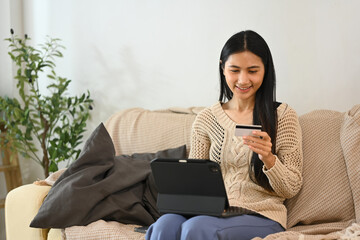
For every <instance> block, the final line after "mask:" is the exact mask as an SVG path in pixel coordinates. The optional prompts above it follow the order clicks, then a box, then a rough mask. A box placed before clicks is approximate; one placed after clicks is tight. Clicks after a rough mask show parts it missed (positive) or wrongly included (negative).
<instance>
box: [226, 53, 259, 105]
mask: <svg viewBox="0 0 360 240" xmlns="http://www.w3.org/2000/svg"><path fill="white" fill-rule="evenodd" d="M223 74H224V76H225V79H226V83H227V85H228V87H229V88H230V90H231V91H232V93H233V99H234V98H235V99H238V100H241V101H254V102H255V95H256V92H257V90H258V89H259V88H260V86H261V84H262V82H263V79H264V75H265V67H264V64H263V62H262V60H261V58H260V57H258V56H257V55H255V54H253V53H252V52H249V51H244V52H240V53H234V54H231V55H230V56H229V58H228V59H227V61H226V62H225V65H224V67H223Z"/></svg>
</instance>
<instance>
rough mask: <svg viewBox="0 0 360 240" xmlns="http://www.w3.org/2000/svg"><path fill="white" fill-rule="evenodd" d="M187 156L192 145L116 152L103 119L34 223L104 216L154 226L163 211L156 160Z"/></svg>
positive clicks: (62, 223) (55, 224)
mask: <svg viewBox="0 0 360 240" xmlns="http://www.w3.org/2000/svg"><path fill="white" fill-rule="evenodd" d="M157 157H161V158H185V157H186V146H185V145H184V146H180V147H178V148H173V149H166V150H162V151H158V152H156V153H138V154H133V155H121V156H115V150H114V145H113V143H112V140H111V137H110V135H109V134H108V132H107V130H106V129H105V127H104V125H103V124H102V123H101V124H100V125H99V126H98V127H97V128H96V129H95V131H94V132H93V133H92V135H91V136H90V137H89V139H88V140H87V142H86V143H85V146H84V148H83V150H82V153H81V155H80V156H79V158H78V159H77V160H76V161H75V162H74V163H73V164H72V165H70V166H69V168H68V169H67V170H66V171H65V172H64V173H63V174H62V175H61V176H60V177H59V179H58V180H57V181H56V182H55V184H54V185H53V187H52V188H51V190H50V191H49V194H48V195H47V197H46V198H45V200H44V202H43V204H42V206H41V207H40V209H39V212H38V213H37V215H36V216H35V218H34V219H33V220H32V222H31V224H30V227H35V228H66V227H70V226H85V225H88V224H89V223H91V222H94V221H97V220H99V219H103V220H106V221H118V222H122V223H127V224H139V225H150V224H152V223H153V222H154V221H156V219H157V218H158V217H159V216H160V214H159V212H158V211H157V208H156V197H157V191H156V188H155V184H154V181H153V178H152V175H151V169H150V160H152V159H154V158H157Z"/></svg>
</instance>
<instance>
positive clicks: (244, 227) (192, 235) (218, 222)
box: [145, 214, 284, 240]
mask: <svg viewBox="0 0 360 240" xmlns="http://www.w3.org/2000/svg"><path fill="white" fill-rule="evenodd" d="M281 231H284V229H283V227H282V226H281V225H280V224H279V223H277V222H275V221H273V220H270V219H268V218H266V217H263V216H260V215H241V216H235V217H228V218H218V217H212V216H204V215H201V216H196V217H192V218H189V219H187V218H185V217H183V216H181V215H178V214H165V215H162V216H161V217H160V218H159V219H158V220H157V221H156V222H155V223H154V224H152V225H151V226H150V227H149V229H148V231H147V233H146V236H145V239H146V240H155V239H157V240H160V239H164V240H172V239H179V240H180V239H181V240H185V239H186V240H202V239H205V240H211V239H236V240H239V239H241V240H243V239H252V238H254V237H262V238H263V237H265V236H267V235H269V234H272V233H277V232H281Z"/></svg>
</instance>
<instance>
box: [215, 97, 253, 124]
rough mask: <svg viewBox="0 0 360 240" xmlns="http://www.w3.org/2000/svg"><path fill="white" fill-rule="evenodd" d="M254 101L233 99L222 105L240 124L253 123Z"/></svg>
mask: <svg viewBox="0 0 360 240" xmlns="http://www.w3.org/2000/svg"><path fill="white" fill-rule="evenodd" d="M254 106H255V102H254V101H249V102H246V101H239V100H236V99H231V100H230V101H228V102H226V103H224V104H223V105H222V107H223V109H224V111H225V113H226V114H227V115H228V116H229V117H230V118H231V119H232V120H233V121H234V122H236V123H238V124H252V123H253V111H254Z"/></svg>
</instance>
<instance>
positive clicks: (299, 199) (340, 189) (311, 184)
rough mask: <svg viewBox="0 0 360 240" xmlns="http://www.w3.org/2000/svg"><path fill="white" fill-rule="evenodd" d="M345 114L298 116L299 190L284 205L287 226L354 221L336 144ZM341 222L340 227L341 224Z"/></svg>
mask: <svg viewBox="0 0 360 240" xmlns="http://www.w3.org/2000/svg"><path fill="white" fill-rule="evenodd" d="M344 116H345V113H340V112H336V111H330V110H317V111H313V112H310V113H308V114H305V115H302V116H301V117H300V119H299V120H300V124H301V128H302V133H303V154H304V165H303V180H304V181H303V187H302V189H301V190H300V192H299V193H298V194H297V195H296V196H295V197H293V198H292V199H289V200H287V201H286V202H285V204H286V206H287V208H288V227H289V228H291V227H294V226H301V225H311V224H322V223H335V222H337V223H339V222H340V224H336V226H334V228H333V229H331V230H330V229H329V231H333V230H337V229H339V230H340V229H341V228H343V227H346V226H347V224H348V221H349V220H351V219H354V204H353V198H352V191H351V188H350V183H349V180H348V175H347V166H346V163H345V159H344V156H343V149H342V147H341V143H340V129H341V126H342V124H343V121H344ZM341 222H343V224H341Z"/></svg>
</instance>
